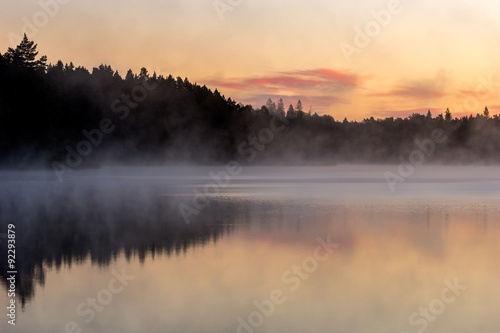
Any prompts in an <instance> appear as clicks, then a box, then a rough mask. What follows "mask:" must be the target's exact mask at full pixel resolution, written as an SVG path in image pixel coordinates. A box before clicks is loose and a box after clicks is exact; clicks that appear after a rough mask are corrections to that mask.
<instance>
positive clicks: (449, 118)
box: [444, 108, 451, 121]
mask: <svg viewBox="0 0 500 333" xmlns="http://www.w3.org/2000/svg"><path fill="white" fill-rule="evenodd" d="M444 119H445V120H446V121H451V111H450V109H449V108H446V112H445V116H444Z"/></svg>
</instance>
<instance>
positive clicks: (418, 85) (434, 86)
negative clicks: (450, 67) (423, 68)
mask: <svg viewBox="0 0 500 333" xmlns="http://www.w3.org/2000/svg"><path fill="white" fill-rule="evenodd" d="M449 81H450V80H449V77H448V73H447V72H446V71H444V70H440V71H439V72H438V73H437V74H436V75H435V76H434V77H433V78H427V79H421V80H413V81H408V82H405V83H403V84H399V85H396V86H394V88H393V89H391V90H389V91H385V92H373V93H370V94H368V95H367V96H368V97H380V98H389V99H413V100H418V101H425V100H432V99H439V98H443V97H446V96H448V95H449V93H448V92H446V86H447V83H448V82H449Z"/></svg>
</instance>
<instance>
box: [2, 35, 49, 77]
mask: <svg viewBox="0 0 500 333" xmlns="http://www.w3.org/2000/svg"><path fill="white" fill-rule="evenodd" d="M37 47H38V44H35V42H33V41H30V40H29V39H28V37H27V36H26V34H24V38H23V40H22V41H21V43H20V44H19V45H18V46H17V47H16V48H15V49H13V48H9V49H8V50H7V52H6V53H5V55H4V57H5V58H6V59H7V62H9V63H10V64H11V65H12V66H14V67H20V68H25V69H30V70H39V71H45V69H46V66H47V57H46V56H41V57H40V58H39V59H37V55H38V51H37V50H36V48H37Z"/></svg>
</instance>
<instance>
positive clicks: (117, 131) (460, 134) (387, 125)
mask: <svg viewBox="0 0 500 333" xmlns="http://www.w3.org/2000/svg"><path fill="white" fill-rule="evenodd" d="M36 47H37V45H35V44H34V42H32V41H29V40H28V38H26V36H25V38H24V39H23V41H22V42H21V44H20V45H19V46H17V47H16V48H15V49H12V48H10V49H9V50H7V52H6V53H5V54H0V133H1V135H0V161H1V162H0V163H1V164H2V165H3V166H7V167H12V166H17V167H23V166H32V165H36V166H41V165H43V166H47V167H51V166H52V167H53V168H56V169H58V170H63V171H64V170H69V169H73V168H76V167H78V166H93V165H99V164H101V163H103V162H108V161H109V162H117V163H122V162H123V163H148V164H151V163H185V162H189V163H199V164H207V163H221V162H222V163H225V162H227V161H229V160H238V161H247V162H261V163H274V164H292V163H293V164H315V163H318V164H335V163H342V162H346V163H358V162H369V163H399V161H400V156H403V157H405V156H408V154H410V153H411V152H412V151H414V150H415V149H417V148H418V147H417V146H416V142H422V141H424V142H427V141H425V140H433V132H434V131H435V130H436V129H440V130H442V131H443V133H442V136H441V138H444V140H440V141H442V142H436V144H435V147H434V148H433V149H432V152H431V153H429V154H427V156H426V161H427V162H445V163H455V162H457V163H478V162H480V163H494V162H498V161H500V154H499V153H500V119H499V117H498V116H497V115H495V116H493V117H492V116H490V115H489V111H488V110H487V108H486V109H485V110H484V112H483V113H481V114H477V115H476V116H472V115H471V116H468V117H463V118H454V117H452V115H451V112H449V110H447V112H446V114H445V115H438V116H437V117H433V116H432V115H431V113H430V112H429V113H428V114H427V115H419V114H414V115H412V116H410V117H407V118H404V119H401V118H397V119H394V118H392V117H391V118H386V119H373V118H370V119H365V120H363V121H362V122H353V121H348V120H347V119H344V120H343V121H337V120H335V119H334V118H332V117H331V116H328V115H324V116H319V115H317V114H316V113H315V114H311V113H310V112H309V113H307V112H304V111H303V109H302V104H301V103H300V101H299V102H298V103H297V105H296V106H292V105H290V106H288V107H287V108H286V107H285V106H284V105H283V101H282V100H280V101H278V102H277V103H275V102H273V101H272V100H269V101H268V102H267V103H266V105H264V106H262V107H259V108H254V107H252V106H250V105H243V104H241V103H236V101H234V100H232V99H231V98H226V97H225V96H223V95H221V94H220V93H219V91H218V90H217V89H215V90H211V89H209V88H208V87H206V86H200V85H198V84H193V83H191V82H189V80H188V79H181V78H180V77H177V78H174V77H172V76H168V77H164V76H162V75H157V74H156V73H153V74H150V73H148V71H147V69H146V68H143V69H142V70H141V72H140V73H139V74H134V73H133V72H132V71H131V70H129V71H128V72H127V73H126V75H125V77H122V76H121V75H120V74H119V73H118V72H116V71H114V70H113V69H112V68H111V67H110V66H107V65H101V66H99V67H97V68H93V69H92V71H89V70H88V69H86V68H84V67H75V66H74V65H73V64H72V63H70V64H63V63H62V62H61V61H59V62H57V64H55V65H48V64H47V58H46V57H44V56H41V57H40V56H38V52H37V51H36Z"/></svg>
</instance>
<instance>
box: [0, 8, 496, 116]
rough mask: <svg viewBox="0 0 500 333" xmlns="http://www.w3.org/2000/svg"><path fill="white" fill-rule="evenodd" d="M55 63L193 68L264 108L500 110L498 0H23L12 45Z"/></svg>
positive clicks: (188, 72) (0, 18) (2, 21)
mask: <svg viewBox="0 0 500 333" xmlns="http://www.w3.org/2000/svg"><path fill="white" fill-rule="evenodd" d="M25 32H26V33H27V35H28V37H29V38H30V39H32V40H35V42H36V43H37V44H38V49H39V51H40V53H41V54H45V55H47V56H48V59H49V62H51V63H56V62H57V61H58V60H62V61H63V62H65V63H69V62H70V61H71V62H73V63H74V64H75V65H76V66H85V67H86V68H88V69H89V70H91V69H92V68H93V67H96V66H99V65H100V64H102V63H103V64H108V65H111V66H112V67H113V69H115V70H118V72H119V73H120V74H121V75H122V76H124V75H125V73H126V71H127V70H128V69H129V68H130V69H132V70H133V71H134V72H136V73H138V72H139V70H140V68H141V67H146V68H147V69H148V70H149V72H150V73H153V72H156V73H157V74H162V75H165V76H167V75H170V74H171V75H173V76H174V77H177V76H180V77H182V78H185V77H187V78H188V79H189V80H190V81H191V82H193V83H195V82H196V83H198V84H201V85H204V84H206V85H207V86H208V87H209V88H211V89H215V88H217V89H219V91H220V92H221V93H222V94H224V95H225V96H226V97H231V98H232V99H234V100H236V101H237V102H241V103H243V104H252V105H253V106H254V107H260V106H261V105H264V104H265V103H266V101H267V99H268V98H272V99H273V100H274V101H277V100H278V99H279V98H283V100H284V101H285V103H286V105H288V104H294V105H295V104H296V103H297V100H298V99H301V100H302V103H303V105H304V109H305V111H309V110H311V111H312V112H313V113H314V112H317V113H318V114H320V115H323V114H329V115H332V116H333V117H334V118H335V119H343V118H344V117H347V118H348V119H352V120H362V119H364V118H368V117H371V116H373V117H375V118H385V117H390V116H394V117H405V116H407V115H409V114H412V113H414V112H418V113H426V112H427V110H429V109H430V110H431V112H432V113H433V115H437V114H439V113H443V112H444V111H445V110H446V108H447V107H448V108H450V110H451V111H452V114H453V115H455V116H460V115H466V114H471V113H472V114H474V115H475V114H476V113H481V112H482V110H483V109H484V107H485V106H488V108H489V109H490V113H492V114H497V113H500V62H499V61H498V60H497V59H500V46H499V43H498V36H500V3H498V2H495V1H494V0H476V1H473V0H350V1H345V0H342V1H340V0H308V1H306V0H120V1H118V0H113V1H112V0H16V1H2V2H1V3H0V52H2V53H3V52H5V51H6V50H7V48H8V47H13V46H15V45H17V44H16V42H17V41H18V40H19V38H20V36H22V34H23V33H25Z"/></svg>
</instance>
